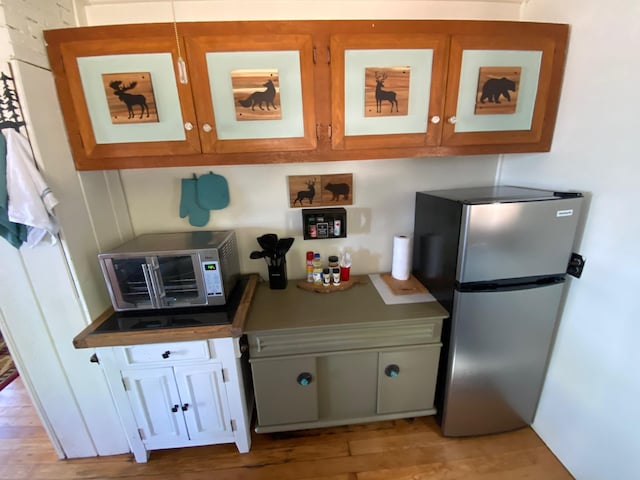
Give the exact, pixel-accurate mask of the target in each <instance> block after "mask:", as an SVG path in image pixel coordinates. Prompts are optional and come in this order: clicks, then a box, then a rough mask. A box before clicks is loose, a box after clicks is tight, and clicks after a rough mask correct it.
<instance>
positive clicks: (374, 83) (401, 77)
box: [364, 67, 411, 117]
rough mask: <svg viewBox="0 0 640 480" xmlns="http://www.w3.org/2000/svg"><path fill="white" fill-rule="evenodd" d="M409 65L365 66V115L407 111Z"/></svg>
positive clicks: (393, 113) (372, 115)
mask: <svg viewBox="0 0 640 480" xmlns="http://www.w3.org/2000/svg"><path fill="white" fill-rule="evenodd" d="M410 76H411V68H410V67H369V68H365V92H364V96H365V102H364V108H365V111H364V116H365V117H381V116H395V115H407V114H408V113H409V80H410Z"/></svg>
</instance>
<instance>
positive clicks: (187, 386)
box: [96, 338, 253, 462]
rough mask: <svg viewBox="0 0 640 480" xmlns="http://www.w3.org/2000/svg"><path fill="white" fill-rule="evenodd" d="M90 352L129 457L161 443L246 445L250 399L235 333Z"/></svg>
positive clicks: (142, 456)
mask: <svg viewBox="0 0 640 480" xmlns="http://www.w3.org/2000/svg"><path fill="white" fill-rule="evenodd" d="M96 352H97V356H98V359H99V361H100V363H101V365H102V367H103V370H104V372H105V374H106V376H107V379H108V382H109V386H110V388H111V392H112V394H113V396H114V399H115V402H116V406H117V408H118V412H119V414H120V417H121V419H122V424H123V427H124V430H125V432H126V433H127V437H128V439H129V445H130V447H131V451H132V452H133V454H134V456H135V459H136V461H137V462H146V461H147V459H148V455H149V451H150V450H156V449H163V448H177V447H192V446H199V445H210V444H218V443H234V442H235V444H236V445H237V447H238V450H239V451H240V452H241V453H246V452H248V451H249V449H250V446H251V436H250V431H249V422H250V419H251V417H250V415H249V412H251V411H252V407H253V405H252V397H251V390H250V389H249V391H248V392H245V384H244V377H245V375H244V374H243V363H244V364H245V367H244V368H245V369H247V368H248V367H247V366H246V361H243V360H244V359H243V358H242V355H241V351H240V347H239V341H238V339H237V338H220V339H211V340H197V341H190V342H175V343H155V344H147V345H130V346H118V347H101V348H97V349H96ZM244 373H246V375H248V374H249V372H248V371H247V372H244ZM246 393H248V394H249V395H248V396H247V395H246ZM247 397H248V398H247Z"/></svg>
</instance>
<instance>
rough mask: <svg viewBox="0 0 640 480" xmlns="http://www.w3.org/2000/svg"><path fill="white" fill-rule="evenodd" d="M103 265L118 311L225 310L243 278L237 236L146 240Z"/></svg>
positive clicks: (112, 254)
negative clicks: (224, 306) (184, 308)
mask: <svg viewBox="0 0 640 480" xmlns="http://www.w3.org/2000/svg"><path fill="white" fill-rule="evenodd" d="M98 259H99V261H100V267H101V269H102V273H103V275H104V279H105V282H106V285H107V289H108V291H109V296H110V297H111V303H112V304H113V308H114V309H115V310H116V311H124V310H146V309H158V308H178V307H193V306H207V305H225V304H226V303H227V301H228V300H229V298H230V296H231V292H232V290H233V288H234V287H235V285H236V283H237V281H238V278H239V276H240V260H239V257H238V246H237V240H236V235H235V232H234V231H233V230H228V231H198V232H179V233H154V234H146V235H141V236H139V237H136V238H134V239H133V240H131V241H129V242H126V243H124V244H123V245H120V246H119V247H117V248H115V249H113V250H110V251H108V252H103V253H100V254H99V255H98Z"/></svg>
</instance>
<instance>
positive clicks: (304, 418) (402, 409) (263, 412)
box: [245, 282, 448, 432]
mask: <svg viewBox="0 0 640 480" xmlns="http://www.w3.org/2000/svg"><path fill="white" fill-rule="evenodd" d="M447 316H448V314H447V312H446V311H445V310H444V309H443V308H442V307H441V306H440V305H439V304H438V303H437V302H428V303H414V304H399V305H385V304H384V302H383V301H382V300H381V299H380V297H379V295H378V293H377V291H376V289H375V287H374V286H373V285H372V284H370V283H368V284H365V285H356V286H354V287H353V288H351V289H350V290H347V291H341V292H335V293H331V294H318V293H313V292H308V291H305V290H302V289H299V288H296V286H295V282H289V285H288V287H287V288H286V289H285V290H278V291H277V290H270V289H269V288H268V286H266V285H264V284H262V285H260V286H259V287H258V289H257V290H256V295H255V296H254V299H253V302H252V304H251V307H250V311H249V315H248V317H247V324H246V326H245V331H246V333H247V336H248V339H249V349H250V357H251V359H250V363H251V370H252V377H253V386H254V392H255V399H256V409H257V424H256V432H277V431H286V430H300V429H305V428H317V427H327V426H334V425H346V424H352V423H363V422H371V421H378V420H389V419H395V418H405V417H415V416H422V415H433V414H435V413H436V410H435V408H434V404H433V401H434V393H435V384H436V376H437V370H438V361H439V356H440V349H441V346H442V344H441V341H440V340H441V338H440V337H441V332H442V321H443V318H445V317H447Z"/></svg>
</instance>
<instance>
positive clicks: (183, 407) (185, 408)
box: [182, 403, 189, 412]
mask: <svg viewBox="0 0 640 480" xmlns="http://www.w3.org/2000/svg"><path fill="white" fill-rule="evenodd" d="M187 410H189V404H188V403H185V404H184V405H182V411H183V412H186V411H187Z"/></svg>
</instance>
